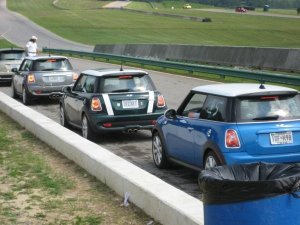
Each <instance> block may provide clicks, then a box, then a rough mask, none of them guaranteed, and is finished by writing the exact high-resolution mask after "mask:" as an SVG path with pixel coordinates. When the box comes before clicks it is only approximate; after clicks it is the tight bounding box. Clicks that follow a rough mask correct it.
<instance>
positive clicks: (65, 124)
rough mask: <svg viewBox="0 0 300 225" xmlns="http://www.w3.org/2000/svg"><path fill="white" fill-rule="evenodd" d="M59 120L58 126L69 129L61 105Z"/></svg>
mask: <svg viewBox="0 0 300 225" xmlns="http://www.w3.org/2000/svg"><path fill="white" fill-rule="evenodd" d="M59 119H60V124H61V125H62V126H64V127H69V123H68V120H67V118H66V113H65V110H64V107H63V105H60V106H59Z"/></svg>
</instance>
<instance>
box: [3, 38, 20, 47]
mask: <svg viewBox="0 0 300 225" xmlns="http://www.w3.org/2000/svg"><path fill="white" fill-rule="evenodd" d="M11 47H17V46H15V45H14V44H12V43H10V42H8V41H7V40H5V39H1V38H0V48H11Z"/></svg>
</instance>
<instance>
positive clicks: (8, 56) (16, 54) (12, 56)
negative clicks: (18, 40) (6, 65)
mask: <svg viewBox="0 0 300 225" xmlns="http://www.w3.org/2000/svg"><path fill="white" fill-rule="evenodd" d="M24 55H25V54H24V52H23V51H13V52H11V51H7V52H1V53H0V59H1V60H21V59H22V58H24Z"/></svg>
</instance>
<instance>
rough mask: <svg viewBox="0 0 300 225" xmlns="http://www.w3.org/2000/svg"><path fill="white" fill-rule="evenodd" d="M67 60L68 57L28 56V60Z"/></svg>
mask: <svg viewBox="0 0 300 225" xmlns="http://www.w3.org/2000/svg"><path fill="white" fill-rule="evenodd" d="M61 58H63V59H67V57H66V56H61V55H50V56H49V55H38V56H27V57H26V59H31V60H37V59H61Z"/></svg>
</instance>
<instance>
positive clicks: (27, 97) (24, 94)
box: [22, 87, 31, 105]
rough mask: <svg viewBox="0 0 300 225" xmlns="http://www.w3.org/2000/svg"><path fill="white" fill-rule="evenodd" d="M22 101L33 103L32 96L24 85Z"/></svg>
mask: <svg viewBox="0 0 300 225" xmlns="http://www.w3.org/2000/svg"><path fill="white" fill-rule="evenodd" d="M22 102H23V104H24V105H30V104H31V97H30V96H29V94H28V92H27V91H26V88H25V87H23V89H22Z"/></svg>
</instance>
